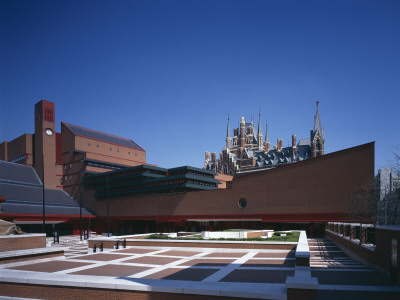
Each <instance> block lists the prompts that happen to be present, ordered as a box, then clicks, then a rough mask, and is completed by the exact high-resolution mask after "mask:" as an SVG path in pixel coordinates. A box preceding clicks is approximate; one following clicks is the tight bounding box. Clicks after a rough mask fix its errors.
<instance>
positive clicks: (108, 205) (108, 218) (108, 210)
mask: <svg viewBox="0 0 400 300" xmlns="http://www.w3.org/2000/svg"><path fill="white" fill-rule="evenodd" d="M109 198H110V197H109V184H108V174H107V236H110V204H109V202H110V200H109Z"/></svg>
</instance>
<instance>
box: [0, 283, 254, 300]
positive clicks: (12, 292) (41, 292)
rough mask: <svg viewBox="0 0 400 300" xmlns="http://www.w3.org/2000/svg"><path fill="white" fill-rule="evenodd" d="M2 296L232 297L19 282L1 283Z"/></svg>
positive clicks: (207, 299)
mask: <svg viewBox="0 0 400 300" xmlns="http://www.w3.org/2000/svg"><path fill="white" fill-rule="evenodd" d="M0 290H1V291H2V292H1V294H2V296H9V297H27V298H38V299H52V300H58V299H60V300H65V299H85V300H91V299H93V300H99V299H118V300H128V299H129V300H131V299H134V300H149V299H154V300H227V299H232V298H231V297H224V296H208V295H192V294H175V293H159V292H145V291H130V290H113V289H96V288H87V287H84V288H77V287H68V286H64V287H61V286H49V285H30V284H18V283H0ZM234 299H235V300H245V299H248V298H236V297H235V298H234Z"/></svg>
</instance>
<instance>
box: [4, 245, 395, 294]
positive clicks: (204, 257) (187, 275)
mask: <svg viewBox="0 0 400 300" xmlns="http://www.w3.org/2000/svg"><path fill="white" fill-rule="evenodd" d="M308 243H309V247H310V252H311V259H310V264H311V274H312V276H313V277H317V278H318V282H319V289H318V298H319V299H341V300H343V299H359V297H361V298H362V299H399V298H400V288H399V287H398V286H396V284H395V283H394V282H392V281H391V280H390V279H389V278H387V277H386V276H384V275H382V274H381V273H379V272H378V271H376V270H375V269H372V268H370V267H368V266H365V265H362V264H360V263H358V262H356V261H354V260H352V259H350V258H349V257H348V256H346V255H345V253H343V252H342V251H341V250H340V249H339V248H338V247H337V246H336V245H335V244H334V243H332V242H330V241H328V240H324V239H319V240H317V239H309V240H308ZM66 245H67V246H68V245H69V247H70V248H69V249H67V250H66V257H67V258H66V259H53V260H47V261H41V262H35V261H30V262H20V263H14V264H9V265H7V266H6V267H5V268H4V269H3V270H1V271H0V272H1V273H2V274H1V277H5V276H13V277H16V278H17V277H18V278H38V279H41V280H54V281H57V280H60V284H62V282H63V281H64V282H65V281H68V282H69V283H68V284H71V282H97V283H98V284H99V286H101V283H104V285H106V283H109V284H111V283H114V284H120V285H122V284H128V283H129V282H130V283H134V284H140V285H141V286H157V287H159V288H160V291H161V290H162V288H165V289H166V290H167V291H173V290H174V288H175V289H183V290H184V289H187V292H190V291H188V290H189V289H192V290H193V291H195V293H197V294H202V293H203V294H208V293H210V291H214V292H215V291H216V290H218V291H219V293H220V295H223V296H231V297H232V296H238V295H239V296H240V295H242V296H245V295H247V296H248V297H258V298H266V299H269V298H270V299H285V281H286V278H287V276H293V275H294V273H295V257H294V256H295V252H294V251H289V250H256V249H252V250H243V249H242V250H239V249H236V250H235V249H211V248H201V249H200V248H177V247H175V248H174V247H144V246H143V247H128V248H125V249H118V250H111V249H105V252H100V253H89V254H83V253H85V252H86V253H87V251H88V250H87V248H86V250H83V248H84V247H87V246H85V244H79V243H77V241H76V240H75V241H73V240H71V241H69V243H64V246H66ZM77 246H79V249H77V248H76V247H77ZM91 251H92V250H91V249H89V252H91ZM229 292H231V294H230V293H229ZM240 292H243V294H240ZM263 295H264V296H263ZM361 298H360V299H361Z"/></svg>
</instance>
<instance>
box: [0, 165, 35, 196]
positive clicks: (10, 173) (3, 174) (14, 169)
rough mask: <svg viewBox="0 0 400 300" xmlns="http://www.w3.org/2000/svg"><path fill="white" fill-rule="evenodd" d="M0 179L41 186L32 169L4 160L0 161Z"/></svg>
mask: <svg viewBox="0 0 400 300" xmlns="http://www.w3.org/2000/svg"><path fill="white" fill-rule="evenodd" d="M0 179H3V180H8V181H18V182H23V183H25V184H36V185H37V184H39V185H41V184H42V182H41V181H40V179H39V176H38V175H37V174H36V172H35V169H34V168H33V167H31V166H26V165H21V164H16V163H10V162H7V161H4V160H0ZM0 191H1V190H0ZM0 194H1V192H0Z"/></svg>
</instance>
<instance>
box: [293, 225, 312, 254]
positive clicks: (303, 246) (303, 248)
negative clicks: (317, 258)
mask: <svg viewBox="0 0 400 300" xmlns="http://www.w3.org/2000/svg"><path fill="white" fill-rule="evenodd" d="M309 257H310V248H309V247H308V241H307V235H306V232H305V231H300V236H299V242H298V243H297V248H296V258H309Z"/></svg>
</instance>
